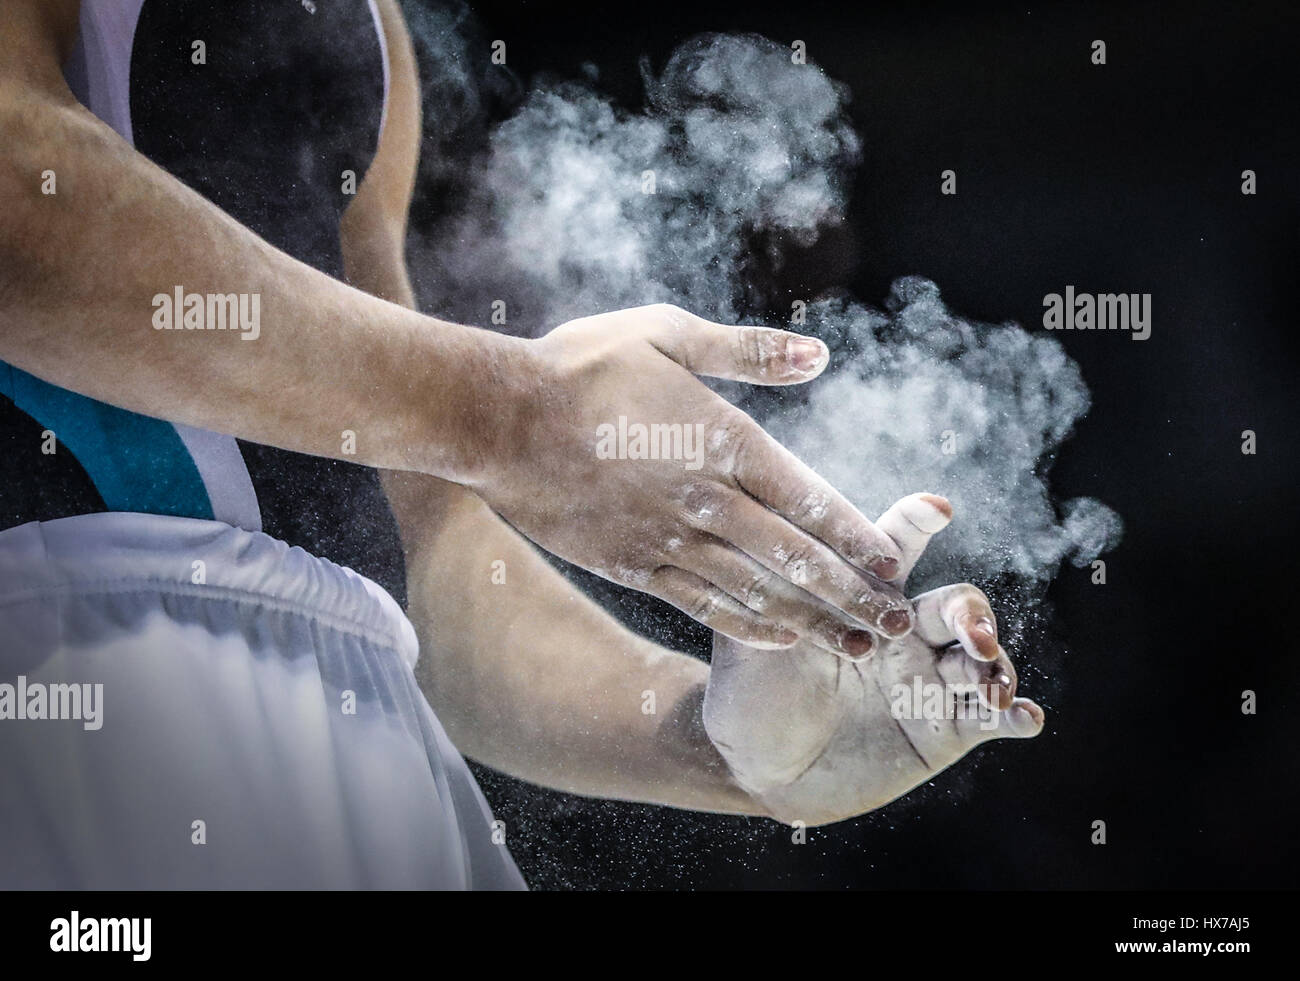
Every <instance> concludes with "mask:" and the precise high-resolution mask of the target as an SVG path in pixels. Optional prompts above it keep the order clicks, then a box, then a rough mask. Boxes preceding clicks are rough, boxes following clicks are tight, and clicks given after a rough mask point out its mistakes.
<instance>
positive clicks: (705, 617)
mask: <svg viewBox="0 0 1300 981" xmlns="http://www.w3.org/2000/svg"><path fill="white" fill-rule="evenodd" d="M721 605H722V593H721V592H719V591H718V590H716V589H712V588H708V589H701V590H700V591H699V592H698V593H697V594H696V595H695V596H693V597H691V599H690V600H689V601H688V602H687V608H686V612H687V613H688V614H689V615H690V617H691V618H692V619H693V620H699V621H700V622H701V623H708V622H709V621H710V620H712V619H713V617H714V616H715V615H716V614H717V612H718V608H719V607H720V606H721Z"/></svg>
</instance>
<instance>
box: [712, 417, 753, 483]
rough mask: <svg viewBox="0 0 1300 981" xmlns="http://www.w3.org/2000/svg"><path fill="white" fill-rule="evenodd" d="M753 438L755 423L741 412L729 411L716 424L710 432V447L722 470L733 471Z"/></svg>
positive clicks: (725, 471)
mask: <svg viewBox="0 0 1300 981" xmlns="http://www.w3.org/2000/svg"><path fill="white" fill-rule="evenodd" d="M753 438H754V433H753V425H752V424H751V422H750V420H749V417H748V416H745V415H744V414H742V413H739V412H728V413H727V414H726V416H724V417H723V418H722V419H721V420H719V421H718V422H717V423H715V424H714V426H713V429H712V431H711V432H710V433H709V441H708V448H709V451H710V452H711V453H712V454H713V456H714V457H715V459H716V460H717V461H718V465H719V467H720V468H721V469H722V471H723V472H724V473H731V472H733V471H734V470H735V469H736V461H737V460H739V459H740V457H741V456H742V455H743V454H744V453H745V452H746V451H747V450H748V448H749V446H750V443H751V442H752V440H753Z"/></svg>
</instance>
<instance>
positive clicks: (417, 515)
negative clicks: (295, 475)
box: [386, 474, 761, 814]
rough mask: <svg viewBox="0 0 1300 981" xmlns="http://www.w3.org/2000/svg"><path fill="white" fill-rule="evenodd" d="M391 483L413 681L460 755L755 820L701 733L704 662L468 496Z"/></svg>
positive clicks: (556, 781)
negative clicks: (650, 632)
mask: <svg viewBox="0 0 1300 981" xmlns="http://www.w3.org/2000/svg"><path fill="white" fill-rule="evenodd" d="M386 486H387V487H388V490H389V498H390V500H391V501H392V503H393V508H394V513H395V514H396V515H397V517H398V520H399V522H400V524H401V526H402V537H403V541H404V543H405V545H406V548H407V575H408V594H409V595H410V597H411V599H410V616H411V619H412V622H413V623H414V624H415V627H416V631H417V633H418V634H419V638H420V650H421V654H420V666H419V669H418V674H419V676H420V681H421V686H422V687H423V689H424V690H425V692H426V694H427V695H428V697H429V699H430V701H431V703H432V704H433V706H434V708H435V710H436V711H437V712H438V717H439V719H441V721H442V723H443V725H445V726H446V727H447V730H448V732H449V733H450V735H451V738H452V740H453V742H455V743H456V745H457V746H458V747H459V748H460V749H461V750H462V751H463V752H464V753H465V754H466V755H468V756H470V757H472V758H474V759H476V760H479V761H480V762H482V763H485V764H487V765H488V766H492V767H494V768H496V769H499V770H502V771H504V772H506V773H509V774H511V775H513V776H517V777H520V778H522V779H525V780H530V781H532V782H534V783H539V784H542V785H544V786H548V787H553V788H555V789H558V790H564V791H567V792H570V793H578V794H586V795H590V796H597V797H612V798H619V799H623V800H636V801H646V802H650V803H657V804H667V805H671V806H675V807H686V808H692V809H696V810H704V811H715V812H722V813H743V814H756V813H761V812H760V810H759V808H758V806H757V805H756V804H755V802H754V801H752V800H751V799H750V798H749V797H748V795H746V794H745V793H744V791H742V790H741V789H740V788H739V787H738V786H737V785H736V784H735V782H734V780H733V779H732V777H731V773H730V770H729V769H728V767H727V765H726V764H725V763H724V762H723V760H722V758H721V756H720V755H719V754H718V752H717V750H716V748H715V747H714V746H713V744H712V743H711V742H710V741H709V739H708V736H707V735H706V734H705V732H704V727H703V722H702V711H701V708H702V702H703V693H704V687H705V685H706V683H707V681H708V673H709V668H708V666H707V665H706V664H704V663H703V662H701V661H698V660H696V659H695V658H692V657H688V656H686V655H682V654H678V653H675V652H672V651H669V650H666V649H664V648H662V647H659V646H657V645H655V644H652V643H651V642H649V641H647V640H645V639H644V638H641V637H638V636H636V635H635V634H633V633H631V632H630V631H628V630H626V629H624V628H623V627H622V626H620V625H619V624H617V623H616V622H615V621H614V620H613V619H612V618H611V617H610V616H608V614H606V613H605V612H604V611H603V610H601V609H600V608H599V607H597V606H596V604H594V603H593V602H592V601H591V600H589V599H588V598H587V597H586V596H584V595H583V594H582V593H581V592H580V591H579V590H577V589H576V588H575V587H573V586H572V585H571V584H569V583H568V582H567V580H565V579H564V578H563V577H562V576H561V575H560V574H559V573H557V572H556V571H555V570H554V569H553V568H552V567H551V566H550V565H549V564H547V563H546V562H545V561H544V560H543V559H542V558H541V556H540V555H538V554H537V553H536V552H535V551H534V550H533V548H532V547H531V546H530V545H529V544H528V543H527V542H525V541H524V540H523V539H522V538H521V537H520V536H519V535H517V534H516V533H515V532H514V531H513V530H512V529H510V528H509V527H508V526H507V525H506V524H505V523H504V522H502V521H501V520H500V519H499V518H497V517H496V516H495V515H493V514H492V513H491V511H490V510H489V509H488V508H487V507H486V505H484V504H483V503H482V502H481V501H480V500H479V499H478V498H477V497H475V495H474V494H472V493H471V492H469V491H466V490H464V489H463V488H460V487H456V486H453V485H449V484H445V483H442V482H439V481H436V480H431V479H428V478H422V477H420V476H419V475H414V474H388V475H386ZM503 579H504V581H502V580H503Z"/></svg>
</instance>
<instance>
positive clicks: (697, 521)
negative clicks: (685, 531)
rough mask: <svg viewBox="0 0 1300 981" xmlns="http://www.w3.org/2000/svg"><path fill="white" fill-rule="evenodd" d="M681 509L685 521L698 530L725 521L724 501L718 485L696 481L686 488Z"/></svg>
mask: <svg viewBox="0 0 1300 981" xmlns="http://www.w3.org/2000/svg"><path fill="white" fill-rule="evenodd" d="M682 507H683V509H684V510H685V512H686V517H687V520H688V521H689V522H690V523H691V524H692V525H694V526H696V527H700V528H707V527H712V526H715V525H717V524H718V522H720V521H724V520H726V515H725V511H726V507H725V499H724V497H723V494H722V492H721V488H719V487H718V485H716V484H713V483H708V482H703V481H697V482H695V483H692V484H690V485H688V486H687V488H686V491H685V493H683V495H682Z"/></svg>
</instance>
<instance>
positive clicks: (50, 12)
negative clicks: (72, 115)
mask: <svg viewBox="0 0 1300 981" xmlns="http://www.w3.org/2000/svg"><path fill="white" fill-rule="evenodd" d="M80 13H81V0H4V2H2V3H0V89H6V88H8V89H21V88H24V87H27V88H37V89H40V90H43V91H45V92H49V93H57V94H59V95H67V96H69V97H70V94H69V93H68V91H67V85H66V84H65V83H64V81H63V61H64V59H65V58H66V57H67V56H68V53H69V52H70V51H71V50H72V44H73V42H74V41H75V40H76V37H77V22H78V17H79V15H80Z"/></svg>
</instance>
